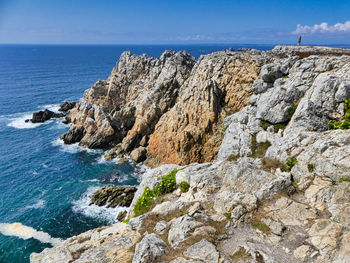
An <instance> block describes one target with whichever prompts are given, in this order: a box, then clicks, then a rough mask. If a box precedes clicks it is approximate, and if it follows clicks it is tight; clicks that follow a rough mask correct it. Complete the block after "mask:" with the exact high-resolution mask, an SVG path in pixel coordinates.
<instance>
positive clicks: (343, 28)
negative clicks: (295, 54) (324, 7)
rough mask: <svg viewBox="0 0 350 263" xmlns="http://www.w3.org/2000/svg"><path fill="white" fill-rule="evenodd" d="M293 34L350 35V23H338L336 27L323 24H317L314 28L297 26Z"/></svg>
mask: <svg viewBox="0 0 350 263" xmlns="http://www.w3.org/2000/svg"><path fill="white" fill-rule="evenodd" d="M292 33H293V34H316V33H350V21H346V22H345V23H337V24H334V25H328V23H326V22H323V23H321V24H315V25H313V26H302V25H300V24H299V25H297V28H296V30H295V31H293V32H292Z"/></svg>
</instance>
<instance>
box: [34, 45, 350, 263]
mask: <svg viewBox="0 0 350 263" xmlns="http://www.w3.org/2000/svg"><path fill="white" fill-rule="evenodd" d="M298 52H301V53H302V54H303V56H298V54H300V53H298ZM317 52H319V53H317ZM339 52H340V51H339V50H338V49H335V50H333V49H331V50H330V49H324V48H319V49H318V48H312V49H310V47H307V48H305V50H304V52H303V47H298V48H295V47H290V48H288V47H276V48H275V50H272V51H270V52H265V53H255V52H253V53H251V52H250V53H249V52H248V53H247V54H245V53H243V54H233V55H232V57H234V58H232V61H236V62H237V61H239V60H240V59H241V56H245V55H246V56H248V57H249V59H252V56H255V55H256V56H258V57H259V56H260V58H257V59H256V61H264V63H265V64H264V65H260V64H259V63H257V65H259V67H258V68H259V69H260V68H261V70H259V72H258V73H257V75H256V77H255V78H252V81H251V82H249V83H251V86H250V88H251V90H250V91H249V90H247V91H246V93H245V94H246V97H245V98H244V100H245V99H248V100H247V101H246V102H242V101H243V100H241V99H240V98H236V99H235V100H236V102H237V103H240V104H239V105H240V106H239V109H241V110H240V111H239V112H236V113H234V114H232V115H231V116H228V117H226V118H225V119H224V120H223V121H222V125H223V130H222V133H223V137H224V138H223V140H222V143H221V145H220V149H219V151H218V155H217V160H215V161H212V162H206V163H191V164H189V165H185V166H179V165H177V164H166V165H161V166H159V167H157V168H155V169H151V170H148V171H147V172H146V173H145V174H144V175H143V177H142V181H141V183H140V185H139V187H138V189H137V191H136V193H135V196H134V199H133V201H132V203H131V206H130V209H129V211H128V214H127V217H128V219H127V220H126V221H125V222H128V223H126V224H123V223H118V224H114V225H113V226H110V227H107V228H106V230H103V231H106V232H103V231H100V232H99V231H97V230H91V231H88V232H87V233H83V234H81V235H79V236H77V237H73V238H70V239H68V240H66V241H64V242H62V243H60V244H58V245H57V246H55V247H54V248H51V249H45V250H44V251H43V252H42V253H40V254H33V255H32V256H31V261H32V262H57V260H60V262H88V261H87V260H86V259H87V257H90V258H91V260H90V262H99V261H98V260H102V258H103V259H104V260H105V262H126V261H131V260H133V262H151V261H152V260H153V261H155V262H172V263H182V262H185V263H194V262H195V263H197V262H225V263H226V262H227V263H231V262H273V263H275V262H276V263H277V262H288V263H289V262H290V263H292V262H293V263H302V262H310V263H331V262H332V263H333V262H336V263H342V262H350V249H349V248H350V165H349V164H350V139H349V138H350V130H349V129H345V128H346V126H344V129H339V130H332V129H330V126H329V121H331V120H335V119H337V120H343V121H344V120H345V121H346V120H347V118H346V116H345V117H344V115H346V114H347V113H348V114H349V110H350V109H349V106H348V104H349V99H350V88H349V84H348V83H349V78H350V57H348V56H338V55H339ZM345 53H346V54H347V53H349V51H347V52H345ZM227 54H231V53H230V52H223V53H222V52H219V53H215V54H213V55H212V57H211V56H208V57H204V58H202V60H206V59H207V60H211V59H213V58H215V57H220V59H221V58H222V56H224V57H225V56H227ZM252 54H254V55H252ZM266 57H267V58H266ZM220 59H219V58H218V60H220ZM226 59H227V61H228V60H230V59H229V58H226ZM200 61H201V60H200ZM200 61H199V62H198V63H197V64H196V66H195V67H194V68H193V70H192V73H191V76H190V77H189V78H188V79H187V80H186V81H184V83H183V85H182V87H180V90H179V100H178V101H177V102H176V103H175V104H174V106H173V107H170V108H169V110H168V111H167V112H166V113H164V114H163V116H162V117H160V119H159V121H158V123H157V125H156V126H155V131H154V133H153V134H150V136H149V142H148V146H147V154H148V155H149V156H153V157H154V158H157V156H158V157H159V156H163V157H162V158H161V159H159V160H158V161H159V162H162V160H169V161H172V160H174V162H175V163H183V162H185V161H184V160H189V161H194V160H196V159H195V158H194V157H193V158H192V157H191V156H192V155H193V156H194V152H196V153H198V155H199V156H200V157H198V159H197V160H199V161H204V160H205V158H203V157H204V156H206V155H205V154H204V152H205V149H206V148H205V147H206V146H205V145H206V144H207V143H208V142H209V141H210V140H209V139H208V140H207V139H203V138H204V137H205V136H207V135H206V134H207V133H208V134H210V129H204V130H201V129H202V128H203V127H204V126H201V125H200V124H199V122H193V123H196V124H197V127H195V128H191V130H190V131H189V132H188V133H184V131H186V129H182V128H181V127H187V126H188V127H192V126H191V125H190V122H183V121H184V120H185V119H186V118H187V117H183V115H186V114H187V115H188V116H191V118H192V119H196V120H201V118H206V120H210V118H209V117H210V116H214V117H215V114H214V115H210V114H212V113H213V112H215V111H214V110H213V109H214V108H215V107H216V106H213V105H220V107H221V109H222V108H223V106H222V105H226V104H225V103H224V104H221V103H217V104H215V103H214V102H217V100H222V99H223V98H226V95H225V96H223V95H222V96H216V97H215V92H214V90H215V87H224V86H225V85H223V84H222V85H223V86H220V85H221V84H219V83H220V82H219V80H218V79H220V77H218V76H216V75H215V74H214V72H216V70H215V71H212V70H209V69H210V65H213V66H214V67H215V65H219V64H220V63H218V64H215V63H214V62H212V63H209V62H208V63H207V64H205V63H204V62H203V63H204V64H203V65H202V64H201V62H200ZM254 61H255V60H254ZM251 63H252V64H253V61H251ZM204 65H207V67H205V66H204ZM225 65H226V64H225V63H223V64H221V66H222V67H220V70H223V69H224V68H225ZM201 66H203V67H204V68H203V71H204V72H205V70H208V72H210V73H208V75H206V74H204V75H200V74H199V73H198V74H197V75H196V74H194V75H193V76H192V74H193V73H195V72H197V70H198V68H199V67H201ZM218 72H219V71H218ZM232 72H235V71H231V74H233V73H232ZM244 72H248V73H247V74H248V75H249V74H250V73H249V72H250V71H249V70H247V69H244ZM199 76H201V77H199ZM209 76H210V77H209ZM197 77H198V78H199V79H198V80H197V81H196V83H208V86H204V85H202V84H201V85H198V86H195V85H194V83H195V81H194V79H195V78H197ZM211 78H213V79H211ZM215 78H216V79H215ZM208 79H209V80H210V81H207V80H208ZM214 79H215V81H214ZM239 79H241V78H239ZM201 80H203V81H204V82H201ZM211 80H213V81H211ZM205 81H207V82H205ZM191 83H192V84H193V85H192V84H191ZM213 83H216V84H213ZM227 83H230V82H227ZM247 85H248V84H247ZM233 86H235V85H233ZM248 86H249V85H248ZM183 87H192V88H191V89H183V90H182V88H183ZM193 87H196V88H193ZM201 87H207V90H208V91H210V92H207V93H205V92H203V93H201V91H203V90H201V89H200V88H201ZM197 88H198V89H197ZM244 89H245V88H244ZM185 90H187V91H191V92H192V93H189V94H188V95H187V96H188V97H183V96H185V95H184V94H186V92H185ZM204 90H205V89H204ZM222 90H224V89H223V88H220V92H222ZM197 91H198V94H202V96H199V95H198V94H197V93H196V92H197ZM220 92H219V93H217V94H222V93H220ZM208 94H210V96H209V95H208ZM194 98H196V100H195V99H194ZM186 101H188V103H189V102H191V103H192V104H193V105H194V106H193V108H192V109H193V110H194V112H197V113H201V114H202V113H203V115H201V114H200V116H195V115H190V113H189V111H186V110H184V109H188V110H189V109H190V107H189V108H186V107H187V106H186V105H187V104H186V103H187V102H186ZM248 101H249V103H250V105H248V104H249V103H248ZM209 102H210V104H209ZM189 105H190V104H188V106H189ZM209 106H210V107H211V108H210V107H209ZM177 107H178V108H177ZM220 107H219V106H218V108H219V109H220ZM237 107H238V106H237ZM180 109H183V111H182V113H181V112H180ZM208 109H212V110H208ZM216 112H217V113H218V115H217V116H216V118H217V120H220V118H223V117H224V116H225V114H223V111H222V110H221V111H220V110H218V111H216ZM180 113H181V114H180ZM209 113H210V114H209ZM171 116H172V117H173V119H172V120H171V118H170V117H171ZM204 116H206V117H204ZM219 116H221V117H219ZM214 117H213V118H214ZM214 119H215V118H214ZM170 120H171V121H170ZM177 121H178V122H179V123H178V125H175V124H176V123H177ZM173 123H174V124H173ZM184 123H186V124H184ZM215 123H216V124H219V123H220V122H219V121H217V122H212V124H213V125H214V124H215ZM173 125H174V126H173ZM214 126H215V125H214ZM214 126H212V127H214ZM162 127H163V128H162ZM164 127H166V128H164ZM168 128H169V130H167V129H168ZM162 129H163V130H162ZM177 129H179V131H180V130H181V131H182V132H183V133H182V134H183V136H185V134H188V135H186V136H188V137H186V138H187V139H184V138H185V137H183V139H182V140H181V142H185V141H186V140H187V141H188V142H189V141H190V139H189V138H191V136H190V135H192V134H196V132H199V131H200V130H201V131H202V133H203V134H202V140H193V141H192V142H193V144H184V145H182V146H181V147H180V148H177V149H178V151H174V152H172V151H169V152H168V150H167V149H166V150H159V151H158V152H157V153H155V152H153V150H152V147H153V146H152V145H153V144H154V145H156V139H155V138H152V137H153V136H156V135H158V136H163V137H165V136H164V134H166V133H165V132H166V131H167V132H168V133H170V134H172V136H173V139H174V140H175V141H177V143H179V141H180V140H179V139H178V138H179V137H177V136H178V135H177ZM161 130H162V132H160V131H161ZM198 134H200V133H198ZM213 134H215V133H212V135H213ZM212 135H210V136H212ZM210 136H209V137H210ZM163 137H161V138H159V139H158V141H159V145H158V147H159V148H161V147H163V146H165V145H168V144H167V143H168V142H170V137H169V139H165V140H164V139H163ZM209 137H208V138H209ZM145 141H147V140H146V139H145ZM200 142H201V143H202V142H203V144H202V146H201V147H202V148H200V146H196V145H200ZM185 145H187V148H182V147H183V146H185ZM190 145H191V147H190ZM207 145H209V144H207ZM168 146H169V145H168ZM211 146H212V150H213V152H216V151H217V149H215V147H213V145H211ZM142 147H145V146H144V145H143V146H142ZM171 147H175V146H171ZM176 147H178V146H176ZM192 147H194V148H195V149H192ZM196 147H197V148H196ZM199 148H200V149H201V150H199ZM171 149H172V148H171ZM162 151H164V152H166V153H167V154H164V155H162ZM187 152H188V153H187ZM174 156H175V157H174ZM208 158H209V157H208ZM165 162H166V161H165ZM169 189H170V190H169ZM101 233H102V234H101ZM107 233H109V235H106V234H107ZM123 238H125V245H124V247H123V252H122V253H121V252H120V247H121V246H120V244H121V243H119V242H120V240H121V239H123ZM77 240H83V241H79V242H77ZM102 240H103V241H102ZM99 242H102V243H103V244H102V245H101V244H99ZM112 242H114V243H112ZM77 243H78V244H77ZM104 244H106V245H104ZM111 255H113V257H114V258H113V257H112V256H111ZM120 255H123V257H124V258H123V259H122V260H121V259H120ZM55 260H56V261H55ZM123 260H125V261H123Z"/></svg>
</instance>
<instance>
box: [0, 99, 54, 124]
mask: <svg viewBox="0 0 350 263" xmlns="http://www.w3.org/2000/svg"><path fill="white" fill-rule="evenodd" d="M59 108H60V105H59V104H48V105H44V106H39V107H38V109H40V110H45V109H48V110H51V111H53V112H58V109H59ZM3 117H8V120H9V121H10V122H9V123H8V124H7V126H9V127H13V128H16V129H33V128H36V127H39V126H41V125H45V124H48V123H51V122H52V121H53V120H52V119H51V120H48V121H45V122H42V123H32V122H30V121H29V122H25V120H28V119H31V118H32V117H33V112H22V113H16V114H12V115H8V116H3Z"/></svg>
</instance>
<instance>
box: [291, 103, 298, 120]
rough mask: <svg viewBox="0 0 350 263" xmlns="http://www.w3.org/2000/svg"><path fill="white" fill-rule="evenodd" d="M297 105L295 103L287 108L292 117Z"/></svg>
mask: <svg viewBox="0 0 350 263" xmlns="http://www.w3.org/2000/svg"><path fill="white" fill-rule="evenodd" d="M297 107H298V105H297V104H293V105H292V106H291V107H290V109H289V116H290V117H292V116H293V115H294V113H295V111H296V110H297Z"/></svg>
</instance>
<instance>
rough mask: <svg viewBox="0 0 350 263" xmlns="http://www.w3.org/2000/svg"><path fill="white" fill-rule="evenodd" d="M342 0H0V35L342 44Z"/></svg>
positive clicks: (349, 11) (346, 33) (348, 13)
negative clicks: (300, 39)
mask: <svg viewBox="0 0 350 263" xmlns="http://www.w3.org/2000/svg"><path fill="white" fill-rule="evenodd" d="M348 21H350V4H349V0H346V1H337V0H332V1H330V0H328V1H323V0H318V1H311V0H303V1H301V0H294V1H290V0H278V1H276V0H272V1H252V0H245V1H238V0H237V1H225V0H216V1H204V0H177V1H167V0H163V1H154V0H145V1H135V0H129V1H127V0H123V1H119V0H0V43H40V44H166V43H172V44H174V43H178V44H196V43H230V44H231V43H252V44H254V43H259V44H278V43H281V44H282V43H295V42H296V40H297V37H298V35H299V34H302V36H303V43H314V44H349V43H350V22H348Z"/></svg>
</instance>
